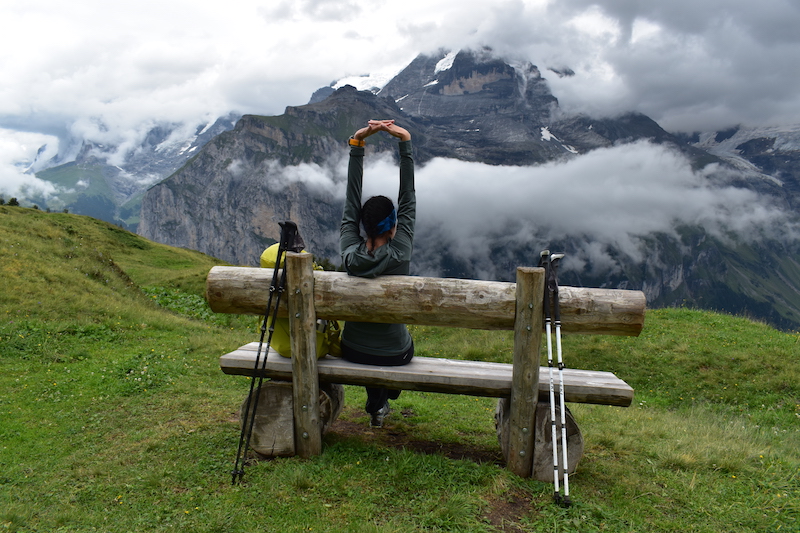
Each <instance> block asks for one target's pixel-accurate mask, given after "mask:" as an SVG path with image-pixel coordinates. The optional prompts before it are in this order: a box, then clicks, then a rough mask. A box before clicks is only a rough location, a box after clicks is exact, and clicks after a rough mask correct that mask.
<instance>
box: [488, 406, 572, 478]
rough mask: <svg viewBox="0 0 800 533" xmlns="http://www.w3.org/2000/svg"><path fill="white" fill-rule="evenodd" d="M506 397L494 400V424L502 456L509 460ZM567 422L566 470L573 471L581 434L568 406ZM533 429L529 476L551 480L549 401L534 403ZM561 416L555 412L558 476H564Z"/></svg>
mask: <svg viewBox="0 0 800 533" xmlns="http://www.w3.org/2000/svg"><path fill="white" fill-rule="evenodd" d="M508 403H509V400H508V398H500V399H499V400H498V401H497V409H496V411H495V426H496V429H497V440H498V441H500V449H501V450H502V452H503V458H504V459H505V460H506V463H507V462H508V435H509V427H510V425H509V416H508V414H509V413H508V411H509V410H508ZM565 418H566V421H567V461H568V465H567V466H568V468H567V473H568V474H572V473H573V472H575V469H576V468H577V467H578V462H580V460H581V458H582V457H583V435H582V434H581V430H580V428H579V427H578V423H577V422H576V421H575V417H573V416H572V412H571V411H570V410H569V408H567V412H566V417H565ZM535 420H536V422H535V430H534V447H533V473H532V475H531V477H532V478H534V479H537V480H539V481H545V482H549V483H552V482H553V430H552V426H551V422H550V420H551V418H550V403H549V402H543V401H541V400H540V401H539V402H538V403H537V405H536V417H535ZM560 421H561V417H560V414H559V413H556V423H557V434H558V438H557V440H558V462H559V464H561V467H560V468H559V472H560V475H559V479H560V478H561V477H563V461H562V458H563V453H564V452H563V451H562V449H561V426H560Z"/></svg>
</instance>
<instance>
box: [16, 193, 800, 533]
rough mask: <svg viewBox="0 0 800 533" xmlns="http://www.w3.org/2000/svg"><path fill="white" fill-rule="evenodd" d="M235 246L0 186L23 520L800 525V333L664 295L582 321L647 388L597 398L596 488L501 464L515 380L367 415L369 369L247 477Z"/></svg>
mask: <svg viewBox="0 0 800 533" xmlns="http://www.w3.org/2000/svg"><path fill="white" fill-rule="evenodd" d="M217 263H218V261H216V260H214V259H213V258H210V257H208V256H205V255H203V254H200V253H197V252H193V251H189V250H183V249H176V248H170V247H166V246H162V245H159V244H156V243H153V242H149V241H147V240H144V239H142V238H141V237H138V236H136V235H134V234H131V233H128V232H126V231H123V230H120V229H119V228H117V227H115V226H112V225H108V224H106V223H104V222H100V221H98V220H95V219H91V218H87V217H82V216H77V215H67V214H55V213H53V214H48V213H44V212H42V211H37V210H33V209H25V208H12V207H7V206H0V271H1V272H2V275H1V276H0V317H2V319H0V530H2V531H17V532H29V531H69V532H84V531H86V532H88V531H109V532H117V531H119V532H127V531H131V532H133V531H136V532H141V531H155V532H167V531H181V532H187V531H191V532H195V531H198V532H206V531H208V532H212V531H217V532H239V531H241V532H245V531H247V532H251V531H287V532H295V531H296V532H300V531H332V532H359V533H361V532H378V531H393V532H421V531H431V532H432V531H470V532H472V531H478V532H480V531H484V532H489V531H495V532H497V531H507V532H511V531H515V532H516V531H580V532H594V531H604V532H605V531H613V532H629V531H637V532H642V531H663V532H672V531H698V532H699V531H702V532H720V533H723V532H724V533H730V532H745V531H797V530H798V527H800V522H798V521H799V520H800V503H799V502H800V475H799V472H800V385H798V383H800V361H799V359H800V333H797V332H795V333H783V332H779V331H776V330H774V329H772V328H769V327H767V326H764V325H762V324H758V323H754V322H751V321H749V320H746V319H743V318H738V317H731V316H726V315H720V314H714V313H705V312H699V311H691V310H686V309H671V310H656V311H649V312H648V315H647V322H646V326H645V330H644V332H643V334H642V335H641V336H640V337H638V338H611V337H577V336H575V337H567V338H565V344H564V354H565V360H566V363H567V364H568V366H571V367H577V368H597V369H603V370H613V371H615V372H616V373H617V374H618V375H619V376H620V377H622V378H623V379H625V380H626V381H628V382H629V383H630V384H631V385H633V386H634V388H635V389H636V399H635V403H634V405H633V406H632V407H630V408H627V409H623V408H615V407H607V406H588V405H575V406H572V411H573V413H574V415H575V416H576V418H577V420H578V421H579V423H580V425H581V429H582V431H583V434H584V438H585V442H586V454H585V456H584V459H583V460H582V461H581V463H580V465H579V466H578V472H577V473H576V474H575V475H574V476H572V477H571V478H570V481H571V483H570V485H571V488H572V495H573V500H574V501H575V505H574V506H573V507H572V508H570V509H566V510H565V509H562V508H559V507H556V506H555V505H553V504H552V502H551V497H552V486H551V485H550V484H547V483H541V482H538V481H533V480H527V479H520V478H517V477H515V476H513V475H511V474H509V473H508V472H507V471H506V470H505V469H504V468H502V466H501V465H499V464H498V462H499V461H500V457H499V447H498V445H497V440H496V437H495V433H494V424H493V413H494V407H495V401H494V400H492V399H485V398H473V397H460V396H447V395H437V394H426V393H411V392H404V393H403V395H402V396H401V397H400V399H399V400H398V401H397V402H395V403H394V408H395V413H394V414H393V416H392V417H391V418H390V419H389V422H388V424H387V427H386V428H384V429H383V430H380V431H374V430H367V429H365V426H366V424H367V418H366V416H365V415H364V414H363V413H362V411H361V408H360V407H361V405H363V401H364V394H363V392H362V390H361V389H359V388H356V387H347V389H346V396H347V405H346V407H345V411H344V413H343V415H342V417H341V418H340V421H339V422H337V424H336V425H335V426H334V429H333V431H332V432H331V433H329V434H328V435H327V436H326V437H325V441H324V446H325V450H324V453H323V454H322V455H321V456H319V457H316V458H313V459H311V460H301V459H297V458H286V459H277V460H271V461H261V462H259V463H257V464H254V465H252V466H250V467H248V469H247V474H246V476H245V483H244V484H243V485H240V486H235V487H233V486H231V484H230V471H231V469H232V466H233V460H234V457H235V453H236V444H237V440H238V425H237V421H236V415H235V413H236V411H237V408H238V406H239V404H240V403H241V401H242V399H243V398H244V396H245V394H246V392H247V389H248V386H249V382H248V380H247V379H246V378H243V377H232V376H226V375H223V374H222V373H221V372H220V370H219V367H218V357H219V355H221V354H222V353H225V352H226V351H230V350H232V349H234V348H235V347H237V346H239V345H241V344H243V343H245V342H248V341H251V340H255V339H257V335H258V334H257V326H256V322H257V320H256V319H255V318H254V317H229V316H219V315H213V314H211V313H209V312H208V310H207V307H206V306H205V304H204V301H203V300H202V298H201V295H202V293H203V283H204V278H205V275H206V273H207V271H208V269H209V268H210V267H211V266H212V265H214V264H217ZM413 334H414V337H415V340H416V343H417V350H418V354H419V355H421V356H425V355H436V356H440V357H453V358H455V357H461V358H470V359H487V360H496V361H509V360H510V356H511V335H510V332H480V331H462V330H452V329H442V328H427V327H417V328H413Z"/></svg>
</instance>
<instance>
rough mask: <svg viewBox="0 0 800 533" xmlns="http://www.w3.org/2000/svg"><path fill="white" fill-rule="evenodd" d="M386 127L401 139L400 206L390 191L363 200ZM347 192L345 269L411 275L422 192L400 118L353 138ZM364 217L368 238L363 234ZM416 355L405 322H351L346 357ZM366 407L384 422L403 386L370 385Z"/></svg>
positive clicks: (405, 359) (391, 360) (384, 359)
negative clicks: (369, 147) (374, 150)
mask: <svg viewBox="0 0 800 533" xmlns="http://www.w3.org/2000/svg"><path fill="white" fill-rule="evenodd" d="M379 131H385V132H387V133H389V134H390V135H392V136H394V137H397V138H398V139H400V142H399V143H398V148H399V151H400V193H399V196H398V206H397V209H395V206H394V204H393V202H392V200H390V199H389V198H387V197H385V196H373V197H371V198H369V199H368V200H367V201H366V202H364V205H363V206H362V205H361V190H362V179H363V175H364V144H365V143H364V139H366V138H367V137H369V136H370V135H373V134H374V133H377V132H379ZM349 144H350V163H349V167H348V174H347V196H346V200H345V205H344V212H343V214H342V223H341V228H340V231H341V232H340V240H339V245H340V249H341V254H342V262H343V264H344V267H345V270H346V271H347V273H348V274H350V275H351V276H360V277H367V278H374V277H377V276H381V275H408V273H409V264H410V260H411V250H412V248H413V243H414V224H415V219H416V195H415V192H414V160H413V158H412V155H411V134H410V133H409V132H408V131H407V130H405V129H404V128H401V127H400V126H397V125H396V124H395V123H394V120H370V121H369V123H368V125H367V126H366V127H364V128H361V129H359V130H358V131H356V133H355V134H354V135H353V136H352V137H351V138H350V140H349ZM359 223H360V224H361V226H362V227H363V228H364V232H365V233H366V238H363V237H362V236H361V232H360V231H359ZM413 356H414V342H413V340H412V338H411V335H410V334H409V332H408V328H406V326H405V324H378V323H370V322H345V325H344V330H343V332H342V357H343V358H344V359H347V360H348V361H352V362H354V363H361V364H366V365H376V366H400V365H405V364H408V363H409V362H410V361H411V359H412V358H413ZM366 389H367V403H366V411H367V413H369V414H370V425H371V426H372V427H382V425H383V420H384V418H385V417H386V415H388V414H389V411H390V409H389V400H390V399H393V400H394V399H397V398H398V397H399V395H400V391H399V390H388V389H385V388H378V387H366Z"/></svg>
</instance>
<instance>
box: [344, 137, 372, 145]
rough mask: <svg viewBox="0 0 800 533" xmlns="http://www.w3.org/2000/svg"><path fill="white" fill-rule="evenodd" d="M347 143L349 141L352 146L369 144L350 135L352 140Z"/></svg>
mask: <svg viewBox="0 0 800 533" xmlns="http://www.w3.org/2000/svg"><path fill="white" fill-rule="evenodd" d="M347 143H348V144H349V145H350V146H361V147H363V146H364V145H366V144H367V143H365V142H364V141H359V140H358V139H356V138H355V137H350V140H348V141H347Z"/></svg>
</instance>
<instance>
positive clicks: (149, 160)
mask: <svg viewBox="0 0 800 533" xmlns="http://www.w3.org/2000/svg"><path fill="white" fill-rule="evenodd" d="M237 118H238V115H233V114H230V115H227V116H224V117H220V118H218V119H216V120H214V121H212V122H209V123H207V124H202V125H200V126H198V127H196V128H192V127H187V125H185V124H167V123H162V124H157V125H155V126H153V127H152V128H150V129H149V131H148V132H147V134H146V135H145V136H144V138H143V139H142V141H141V142H140V143H139V144H138V145H137V146H135V147H127V149H126V153H125V155H124V162H122V163H118V162H116V160H117V159H119V151H120V149H121V147H120V146H109V145H99V144H94V143H90V142H87V141H83V140H80V139H72V140H70V141H67V142H65V144H66V145H70V146H73V148H70V149H67V150H66V152H67V153H66V154H64V155H59V156H56V157H54V158H52V159H50V160H47V161H40V160H37V161H35V162H34V163H33V164H32V168H34V169H38V170H37V171H36V173H35V174H36V177H37V178H39V179H41V180H44V181H47V182H50V183H52V184H53V185H54V186H55V188H56V191H57V192H56V194H55V195H52V196H48V197H46V198H45V197H40V198H36V197H33V198H31V200H32V201H33V202H34V203H36V204H37V205H38V206H40V208H43V209H51V210H56V211H62V210H67V211H70V212H72V213H76V214H81V215H89V216H92V217H95V218H99V219H101V220H105V221H107V222H111V223H114V224H117V225H120V226H123V227H125V228H127V229H129V230H131V231H136V229H137V227H138V223H139V212H140V210H141V200H142V196H143V195H144V191H145V190H146V188H147V187H148V186H150V185H152V184H153V183H156V182H158V181H161V180H162V179H164V178H165V177H167V176H169V175H170V174H172V173H173V172H174V171H175V170H177V169H178V168H179V167H180V166H182V165H183V164H184V163H185V162H186V161H187V160H188V159H189V158H191V157H192V156H193V155H195V154H196V153H197V151H198V150H199V149H200V148H202V146H203V145H205V143H207V142H208V141H210V140H211V139H213V138H214V137H216V136H217V135H219V134H220V133H222V132H224V131H226V130H229V129H231V128H232V127H233V126H234V124H235V123H236V119H237ZM75 147H77V148H75ZM43 153H46V150H44V147H43V149H42V150H40V154H43ZM70 154H72V155H70ZM65 159H66V160H67V161H65Z"/></svg>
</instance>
